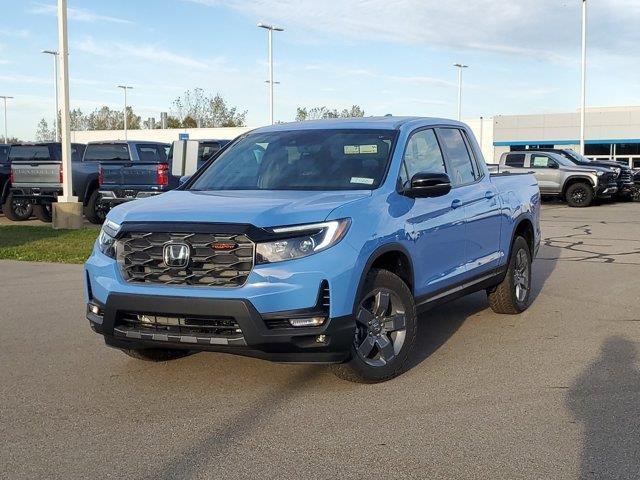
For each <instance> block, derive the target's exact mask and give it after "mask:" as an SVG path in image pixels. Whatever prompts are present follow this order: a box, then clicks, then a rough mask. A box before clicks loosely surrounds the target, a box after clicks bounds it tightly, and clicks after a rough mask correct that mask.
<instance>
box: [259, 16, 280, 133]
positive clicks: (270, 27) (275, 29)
mask: <svg viewBox="0 0 640 480" xmlns="http://www.w3.org/2000/svg"><path fill="white" fill-rule="evenodd" d="M258 27H260V28H264V29H266V30H268V31H269V80H267V82H268V83H269V121H270V122H271V125H273V32H282V31H284V28H280V27H276V26H275V25H268V24H266V23H259V24H258Z"/></svg>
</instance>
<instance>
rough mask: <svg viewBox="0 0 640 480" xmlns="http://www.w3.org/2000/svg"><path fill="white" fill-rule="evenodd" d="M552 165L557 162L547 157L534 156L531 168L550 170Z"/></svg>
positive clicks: (532, 156)
mask: <svg viewBox="0 0 640 480" xmlns="http://www.w3.org/2000/svg"><path fill="white" fill-rule="evenodd" d="M552 163H555V162H554V161H553V160H551V159H550V158H549V157H547V156H546V155H536V154H532V155H531V161H530V163H529V165H531V167H533V168H549V165H550V164H552Z"/></svg>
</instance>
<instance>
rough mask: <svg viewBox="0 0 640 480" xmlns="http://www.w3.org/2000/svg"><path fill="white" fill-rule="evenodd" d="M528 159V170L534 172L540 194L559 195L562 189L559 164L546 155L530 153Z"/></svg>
mask: <svg viewBox="0 0 640 480" xmlns="http://www.w3.org/2000/svg"><path fill="white" fill-rule="evenodd" d="M528 157H529V158H528V160H527V166H528V170H529V171H531V172H533V174H534V175H535V177H536V180H538V186H539V187H540V193H541V194H545V193H546V194H555V193H559V192H560V191H561V189H562V172H561V171H560V169H559V165H558V162H556V161H555V160H554V159H553V158H551V156H550V155H547V154H545V153H530V154H529V155H528Z"/></svg>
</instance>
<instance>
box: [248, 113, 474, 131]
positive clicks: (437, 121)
mask: <svg viewBox="0 0 640 480" xmlns="http://www.w3.org/2000/svg"><path fill="white" fill-rule="evenodd" d="M443 123H444V124H447V125H463V124H461V123H459V122H456V121H455V120H449V119H444V118H432V117H393V116H385V117H358V118H328V119H324V120H306V121H303V122H291V123H277V124H275V125H269V126H267V127H260V128H256V129H255V130H253V132H259V133H264V132H280V131H284V130H288V131H290V130H316V129H342V128H347V129H351V128H353V129H380V130H398V129H400V127H402V126H403V125H407V124H411V125H412V126H430V125H441V124H443Z"/></svg>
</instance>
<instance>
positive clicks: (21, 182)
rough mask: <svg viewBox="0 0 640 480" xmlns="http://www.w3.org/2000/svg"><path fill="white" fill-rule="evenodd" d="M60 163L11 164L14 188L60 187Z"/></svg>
mask: <svg viewBox="0 0 640 480" xmlns="http://www.w3.org/2000/svg"><path fill="white" fill-rule="evenodd" d="M60 167H61V164H60V162H55V161H49V162H13V163H12V164H11V173H12V176H13V183H12V186H14V187H40V188H42V187H61V185H62V184H61V182H60Z"/></svg>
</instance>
